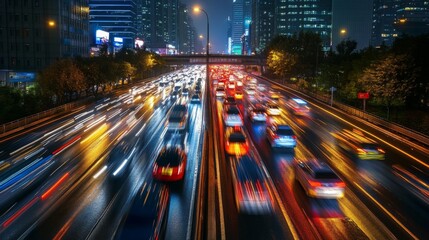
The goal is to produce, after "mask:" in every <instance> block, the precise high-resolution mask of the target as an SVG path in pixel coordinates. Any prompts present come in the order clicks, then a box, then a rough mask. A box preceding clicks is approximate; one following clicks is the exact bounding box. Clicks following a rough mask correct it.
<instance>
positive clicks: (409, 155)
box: [314, 105, 429, 168]
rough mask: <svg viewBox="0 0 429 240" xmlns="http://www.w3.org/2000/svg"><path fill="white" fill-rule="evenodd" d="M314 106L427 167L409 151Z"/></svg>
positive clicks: (426, 165) (427, 166) (428, 166)
mask: <svg viewBox="0 0 429 240" xmlns="http://www.w3.org/2000/svg"><path fill="white" fill-rule="evenodd" d="M314 106H316V107H318V108H319V109H320V110H322V111H324V112H327V113H329V114H330V115H332V116H334V117H336V118H338V119H340V120H341V121H343V122H345V123H347V124H349V125H350V126H352V127H353V128H355V129H358V130H360V131H362V132H364V133H366V134H367V135H368V136H371V137H373V138H375V139H377V140H379V141H380V142H383V143H384V144H386V145H388V146H390V147H392V148H394V149H395V150H397V151H399V152H401V153H403V154H405V155H406V156H408V157H409V158H411V159H413V160H415V161H417V162H418V163H420V164H421V165H423V166H424V167H426V168H429V164H427V163H425V162H424V161H422V160H420V159H418V158H416V157H414V156H413V155H411V154H409V153H407V152H405V151H404V150H402V149H400V148H398V147H396V146H394V145H392V144H391V143H389V142H386V141H384V140H383V139H381V138H379V137H378V136H376V135H374V134H372V133H370V132H368V131H365V130H364V129H361V128H360V127H358V126H356V125H354V124H353V123H351V122H349V121H347V120H345V119H344V118H342V117H340V116H338V115H336V114H334V113H332V112H330V111H328V110H326V109H324V108H322V107H319V106H317V105H314Z"/></svg>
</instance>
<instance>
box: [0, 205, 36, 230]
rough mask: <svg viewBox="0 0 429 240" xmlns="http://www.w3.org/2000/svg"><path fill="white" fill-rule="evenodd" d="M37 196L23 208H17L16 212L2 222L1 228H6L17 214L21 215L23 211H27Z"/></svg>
mask: <svg viewBox="0 0 429 240" xmlns="http://www.w3.org/2000/svg"><path fill="white" fill-rule="evenodd" d="M36 200H37V198H33V200H31V201H30V202H29V203H27V204H26V205H25V206H24V207H23V208H21V209H19V211H18V212H16V213H15V214H13V215H12V216H11V217H10V218H9V219H7V220H6V222H4V223H3V228H7V227H8V226H9V225H10V224H11V223H12V222H13V221H15V220H16V219H17V218H18V217H19V216H21V215H22V214H23V213H24V212H25V211H27V210H28V209H29V208H30V207H31V206H32V205H33V204H34V203H35V202H36Z"/></svg>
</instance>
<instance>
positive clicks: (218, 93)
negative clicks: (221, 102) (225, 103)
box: [216, 87, 226, 97]
mask: <svg viewBox="0 0 429 240" xmlns="http://www.w3.org/2000/svg"><path fill="white" fill-rule="evenodd" d="M225 95H226V94H225V88H223V87H218V88H216V97H225Z"/></svg>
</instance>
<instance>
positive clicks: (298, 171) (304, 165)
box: [294, 160, 346, 198]
mask: <svg viewBox="0 0 429 240" xmlns="http://www.w3.org/2000/svg"><path fill="white" fill-rule="evenodd" d="M294 171H295V179H296V180H297V181H298V182H299V184H300V185H301V186H302V187H303V188H304V191H305V192H306V194H307V195H308V196H309V197H314V198H341V197H343V196H344V191H345V187H346V184H345V183H344V182H343V180H341V179H340V178H339V177H338V176H337V174H336V173H335V172H334V171H333V170H332V169H331V168H330V167H329V166H328V165H327V164H326V163H324V162H321V161H319V160H307V161H301V160H296V162H295V164H294Z"/></svg>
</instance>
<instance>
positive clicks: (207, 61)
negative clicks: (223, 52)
mask: <svg viewBox="0 0 429 240" xmlns="http://www.w3.org/2000/svg"><path fill="white" fill-rule="evenodd" d="M194 12H195V13H200V12H203V13H204V14H205V15H206V18H207V39H206V98H207V99H206V109H205V112H206V117H207V121H206V128H208V127H209V124H208V123H209V122H210V115H209V109H210V92H209V91H210V83H209V60H210V57H209V44H210V35H209V33H210V31H209V30H210V25H209V15H208V14H207V12H206V11H205V10H204V9H202V8H201V7H199V6H195V7H194Z"/></svg>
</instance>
